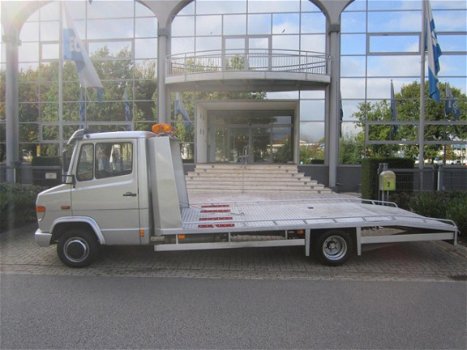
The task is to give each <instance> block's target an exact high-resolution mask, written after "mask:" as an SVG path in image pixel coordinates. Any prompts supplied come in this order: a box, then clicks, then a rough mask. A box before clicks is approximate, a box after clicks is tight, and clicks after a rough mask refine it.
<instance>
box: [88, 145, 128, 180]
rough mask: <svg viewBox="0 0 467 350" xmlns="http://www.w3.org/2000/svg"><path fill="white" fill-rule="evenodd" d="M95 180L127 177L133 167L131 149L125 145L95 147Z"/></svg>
mask: <svg viewBox="0 0 467 350" xmlns="http://www.w3.org/2000/svg"><path fill="white" fill-rule="evenodd" d="M95 166H96V179H102V178H106V177H115V176H122V175H128V174H130V173H131V172H132V167H133V147H132V144H131V143H129V142H125V143H114V144H112V143H98V144H97V145H96V165H95Z"/></svg>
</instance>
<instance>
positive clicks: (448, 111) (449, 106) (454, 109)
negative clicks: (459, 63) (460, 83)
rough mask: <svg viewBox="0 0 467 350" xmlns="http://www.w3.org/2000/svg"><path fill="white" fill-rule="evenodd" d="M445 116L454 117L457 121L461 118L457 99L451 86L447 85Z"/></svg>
mask: <svg viewBox="0 0 467 350" xmlns="http://www.w3.org/2000/svg"><path fill="white" fill-rule="evenodd" d="M444 114H445V115H446V117H448V116H450V115H452V116H453V117H454V119H455V120H458V119H459V117H460V116H461V110H460V108H459V104H458V103H457V99H456V98H455V97H454V95H453V94H452V91H451V88H450V87H449V84H446V101H445V102H444Z"/></svg>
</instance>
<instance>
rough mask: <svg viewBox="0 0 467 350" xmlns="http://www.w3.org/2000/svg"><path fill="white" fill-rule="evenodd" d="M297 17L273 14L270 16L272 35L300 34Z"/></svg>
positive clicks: (296, 15)
mask: <svg viewBox="0 0 467 350" xmlns="http://www.w3.org/2000/svg"><path fill="white" fill-rule="evenodd" d="M299 23H300V19H299V15H298V13H297V14H296V13H294V14H274V15H273V16H272V32H273V34H296V33H299V32H300V28H299Z"/></svg>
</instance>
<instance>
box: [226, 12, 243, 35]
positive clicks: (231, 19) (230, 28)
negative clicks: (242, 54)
mask: <svg viewBox="0 0 467 350" xmlns="http://www.w3.org/2000/svg"><path fill="white" fill-rule="evenodd" d="M245 33H246V15H234V16H224V34H225V35H243V34H245Z"/></svg>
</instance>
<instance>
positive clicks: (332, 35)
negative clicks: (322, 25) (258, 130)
mask: <svg viewBox="0 0 467 350" xmlns="http://www.w3.org/2000/svg"><path fill="white" fill-rule="evenodd" d="M327 32H328V38H329V55H330V57H331V83H330V85H329V88H328V94H327V95H328V96H327V97H328V99H329V100H328V108H329V119H328V124H329V127H328V132H327V135H326V143H327V144H326V155H327V160H326V163H327V164H328V167H329V174H328V176H329V184H328V186H329V187H330V188H332V189H335V188H336V179H337V165H338V162H339V127H340V125H339V123H340V101H339V99H340V93H339V91H340V24H331V25H329V26H328V30H327Z"/></svg>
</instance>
